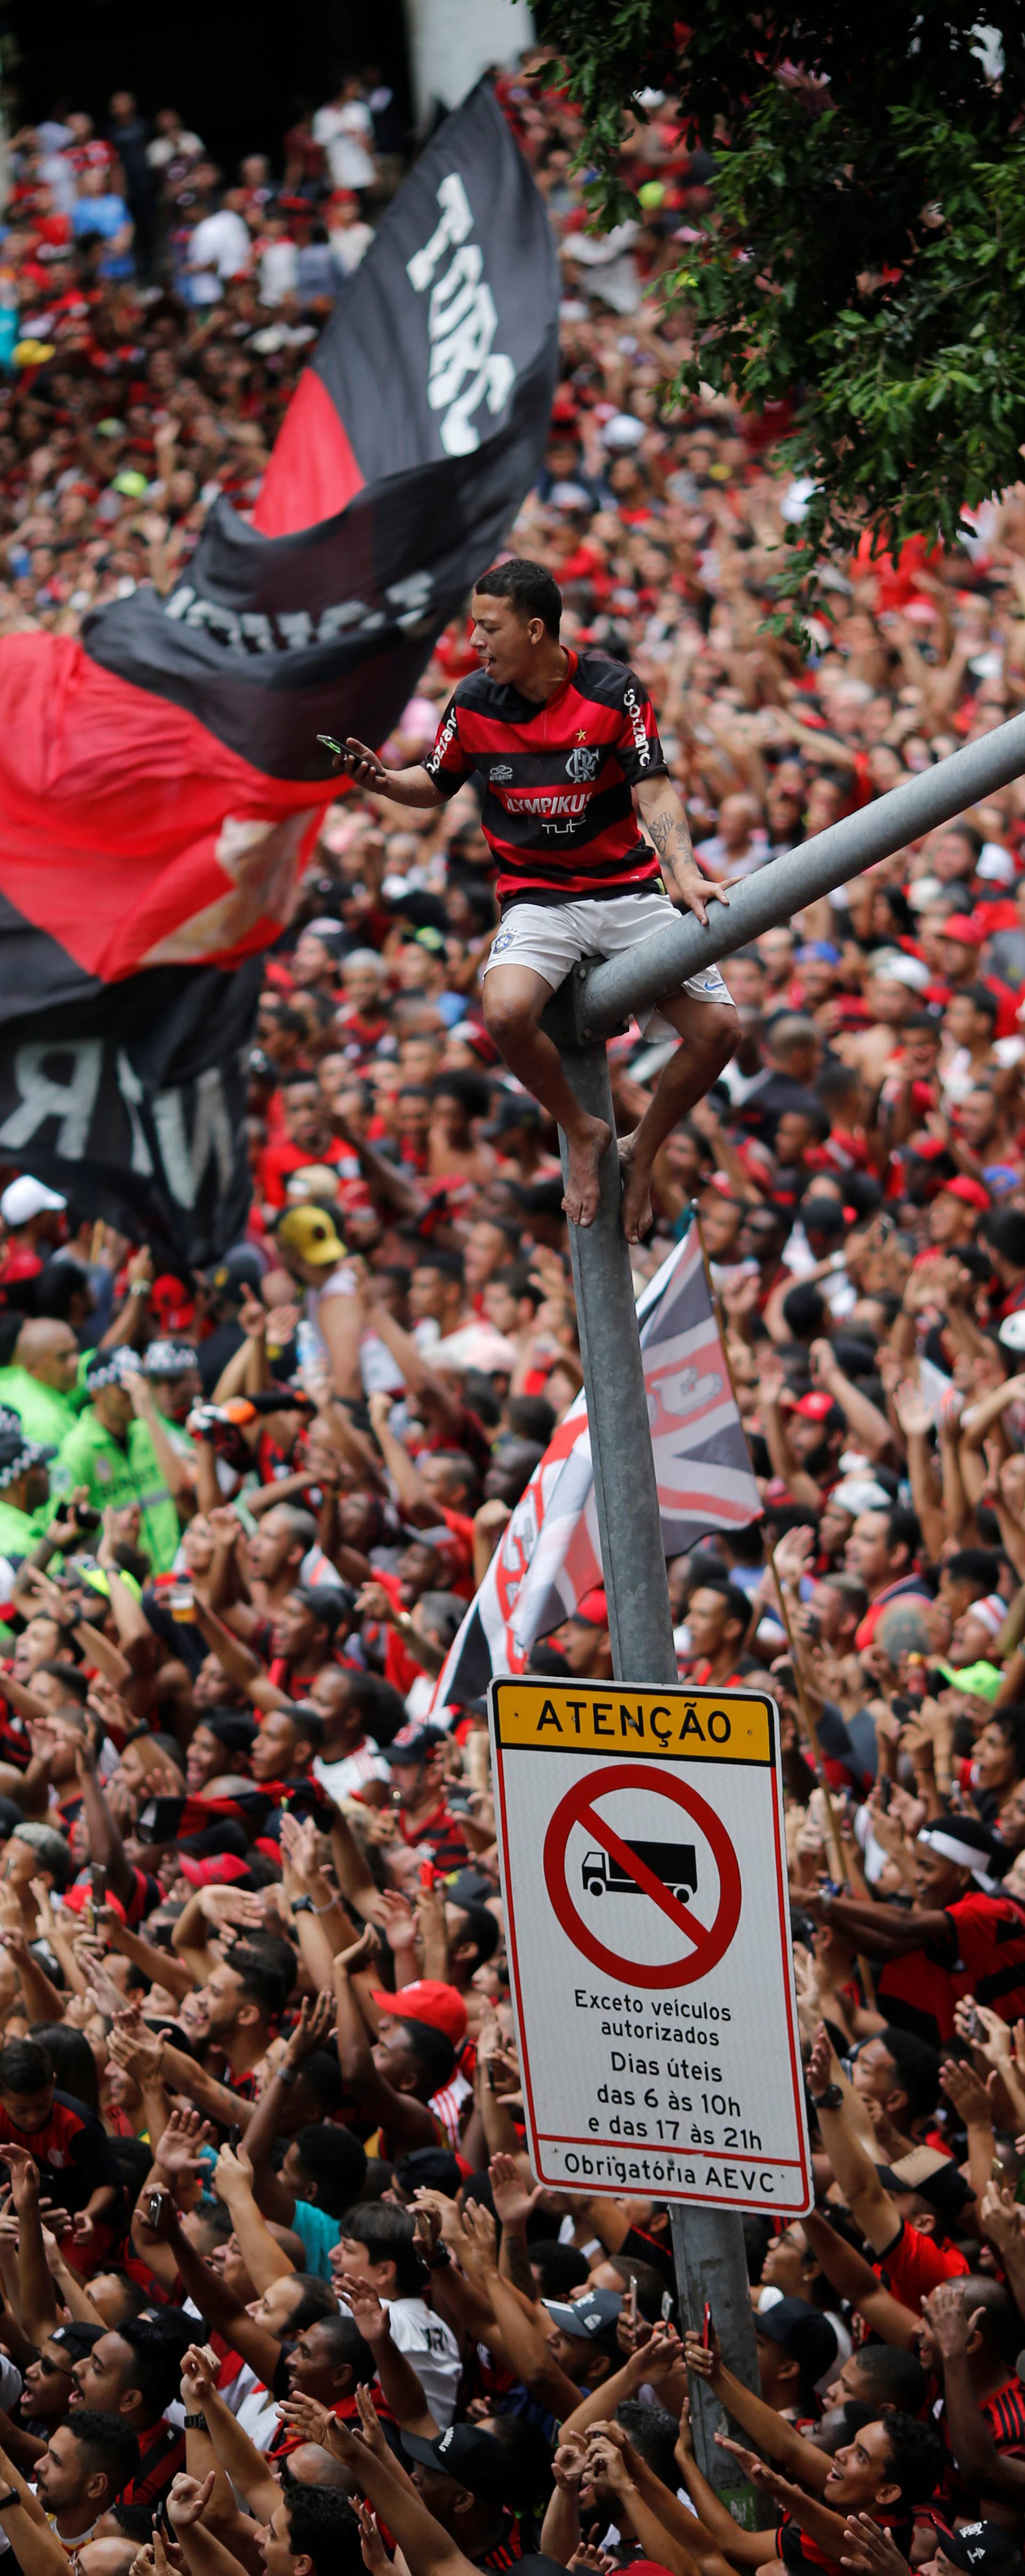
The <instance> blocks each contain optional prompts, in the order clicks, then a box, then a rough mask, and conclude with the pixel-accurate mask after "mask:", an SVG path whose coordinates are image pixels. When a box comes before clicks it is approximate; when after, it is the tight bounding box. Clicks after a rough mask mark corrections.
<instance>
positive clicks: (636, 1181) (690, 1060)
mask: <svg viewBox="0 0 1025 2576" xmlns="http://www.w3.org/2000/svg"><path fill="white" fill-rule="evenodd" d="M658 1007H659V1010H660V1012H661V1014H662V1017H663V1019H666V1020H670V1021H671V1022H672V1025H673V1027H674V1029H678V1030H679V1033H680V1040H681V1043H680V1045H679V1046H678V1047H677V1049H676V1053H675V1055H672V1056H670V1058H669V1062H668V1064H666V1065H663V1068H662V1071H661V1073H660V1075H659V1078H658V1083H657V1086H656V1089H655V1092H654V1095H653V1097H652V1099H651V1100H650V1101H649V1103H648V1107H647V1108H646V1110H645V1112H644V1116H643V1118H642V1119H641V1122H640V1125H639V1126H638V1127H635V1128H634V1131H633V1135H632V1136H621V1137H620V1140H619V1157H620V1162H621V1164H622V1167H623V1232H624V1234H625V1236H626V1239H627V1242H628V1243H639V1242H640V1241H641V1238H642V1236H643V1235H645V1234H646V1233H647V1231H648V1228H649V1226H650V1224H651V1171H652V1165H653V1163H654V1160H655V1156H656V1154H657V1152H658V1149H659V1146H660V1145H664V1143H665V1140H666V1137H667V1136H670V1135H671V1134H672V1131H673V1128H674V1127H676V1126H677V1125H678V1124H679V1121H680V1119H681V1118H685V1117H686V1115H687V1111H688V1109H693V1107H694V1104H695V1101H698V1100H702V1099H703V1098H704V1095H705V1093H706V1091H709V1090H710V1089H711V1086H712V1084H713V1082H714V1081H715V1080H716V1078H717V1076H718V1075H719V1074H720V1073H721V1072H722V1069H723V1066H724V1064H728V1063H729V1060H730V1057H731V1055H732V1054H733V1050H734V1047H735V1046H736V1045H737V1042H738V1039H739V1037H740V1021H739V1019H738V1017H737V1014H736V1011H735V1010H734V1009H733V1007H732V1004H730V1003H727V1002H696V1001H695V1000H694V998H693V995H692V994H690V993H677V994H676V996H675V998H674V999H673V1000H672V1001H671V1002H660V1003H659V1006H658Z"/></svg>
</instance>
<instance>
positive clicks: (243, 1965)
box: [227, 1940, 295, 2021]
mask: <svg viewBox="0 0 1025 2576" xmlns="http://www.w3.org/2000/svg"><path fill="white" fill-rule="evenodd" d="M276 1946H277V1945H276V1944H275V1948H276ZM227 1966H228V1967H229V1968H232V1969H233V1970H234V1972H235V1975H236V1976H237V1977H239V1978H240V1979H241V1983H242V1993H243V1996H244V1998H245V2001H246V2003H247V2004H259V2007H260V2010H261V2012H262V2013H264V2014H265V2016H266V2018H267V2020H268V2021H273V2020H274V2019H275V2017H276V2016H277V2015H278V2014H279V2013H283V2012H284V2010H285V2006H286V2004H287V2002H288V1998H289V1995H290V1994H291V1991H292V1986H293V1984H294V1982H295V1962H294V1959H293V1958H292V1954H291V1952H290V1951H289V1954H288V1962H287V1966H286V1963H285V1961H284V1960H283V1959H278V1958H277V1957H275V1956H273V1955H270V1956H269V1955H268V1954H267V1952H266V1951H265V1950H264V1949H263V1946H262V1942H261V1946H260V1947H259V1948H258V1947H257V1943H256V1941H255V1940H253V1941H233V1942H232V1945H231V1948H230V1950H229V1951H228V1954H227Z"/></svg>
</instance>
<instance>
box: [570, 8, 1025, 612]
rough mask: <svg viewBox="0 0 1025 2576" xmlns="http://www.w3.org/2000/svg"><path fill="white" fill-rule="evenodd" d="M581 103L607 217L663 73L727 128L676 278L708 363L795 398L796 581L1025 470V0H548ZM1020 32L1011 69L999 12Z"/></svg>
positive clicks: (950, 526) (948, 521) (720, 134)
mask: <svg viewBox="0 0 1025 2576" xmlns="http://www.w3.org/2000/svg"><path fill="white" fill-rule="evenodd" d="M535 17H536V21H537V23H538V27H539V32H540V34H541V35H542V37H543V38H544V39H545V40H546V41H547V42H548V43H551V44H553V45H555V46H557V48H558V50H559V53H560V55H561V56H562V57H563V60H564V62H565V65H566V66H567V70H568V77H569V83H570V89H571V94H572V96H573V98H574V99H575V100H576V101H577V102H578V104H579V106H580V108H581V110H582V113H583V127H584V147H583V155H582V158H583V160H584V162H585V163H586V164H587V165H588V166H589V167H590V169H591V170H592V172H593V174H594V177H593V184H592V189H591V194H592V198H593V203H594V206H595V210H596V213H597V214H598V215H599V217H600V219H601V221H602V222H606V223H607V222H611V221H615V220H617V219H618V218H620V217H622V216H623V215H624V214H625V213H628V212H636V211H637V205H636V201H635V199H633V198H632V197H631V195H630V193H629V191H628V190H626V189H624V187H623V184H622V177H621V169H620V160H621V154H622V150H623V142H624V131H625V125H624V120H625V119H626V117H627V116H628V115H640V116H643V110H638V108H637V105H636V100H637V93H638V92H639V91H642V90H644V89H645V88H656V89H661V90H664V91H667V92H669V93H670V94H671V95H672V96H673V97H675V98H679V99H681V100H682V102H683V108H684V113H685V116H686V118H687V121H688V128H689V133H690V135H691V137H692V139H693V141H695V142H700V143H702V144H704V145H705V146H706V147H711V148H712V149H713V150H714V153H715V164H716V167H715V177H714V182H713V207H712V214H711V218H710V220H709V222H708V224H707V227H706V228H705V229H704V231H703V233H702V237H701V240H700V241H699V242H698V243H694V244H688V246H687V250H686V256H685V257H684V258H683V259H682V260H681V262H680V264H679V266H678V267H677V268H676V269H675V270H672V271H670V272H669V273H668V275H667V276H666V278H665V279H664V280H662V281H661V282H660V287H659V292H660V293H662V294H663V295H664V296H666V297H667V298H668V299H669V300H670V301H672V302H675V303H677V304H680V305H682V306H683V308H684V309H685V311H686V313H687V316H688V319H689V322H690V325H691V329H692V333H693V357H692V358H691V359H690V361H689V362H688V364H687V365H685V366H684V367H683V369H682V370H681V373H680V377H679V378H678V380H677V390H678V392H686V391H696V389H697V387H698V385H699V384H700V383H702V382H703V383H705V384H707V385H711V386H712V387H714V388H715V390H716V391H719V392H724V393H729V394H731V395H732V396H733V397H734V398H735V399H739V401H741V402H742V403H743V404H749V405H751V406H752V407H753V408H754V409H756V410H758V409H760V408H761V407H762V406H763V405H764V403H765V402H767V401H768V400H769V399H770V398H778V397H781V396H783V395H786V394H789V395H791V397H792V398H793V400H794V402H795V404H796V417H795V423H794V428H793V434H792V436H791V437H790V439H789V441H788V446H787V454H788V457H789V461H790V463H791V464H792V466H793V468H794V470H795V471H796V472H799V473H801V474H805V475H808V476H810V477H811V478H812V479H813V480H814V482H815V485H816V487H817V488H816V491H815V493H814V495H813V499H812V502H811V505H810V508H809V512H808V515H807V517H806V518H805V519H804V521H803V522H802V524H801V527H800V528H799V529H797V530H794V531H792V532H791V538H792V542H795V543H796V545H797V548H798V552H797V554H796V556H795V558H794V560H793V561H792V564H791V566H790V573H789V577H784V579H783V581H782V582H781V589H782V590H784V591H786V590H788V589H789V590H795V589H797V588H798V587H799V586H800V585H801V583H802V581H804V580H805V579H806V577H807V575H808V573H809V572H810V571H811V570H812V569H813V567H814V565H815V563H816V562H817V561H818V560H819V559H820V557H821V556H822V555H823V554H825V553H826V552H827V551H830V550H835V549H836V548H838V547H839V548H843V547H846V546H848V545H849V544H850V543H851V542H852V540H856V539H857V537H858V536H859V535H860V534H861V533H862V531H863V530H864V528H865V527H866V526H868V527H870V528H871V530H872V531H873V534H874V536H875V537H876V539H877V540H878V541H879V542H887V543H894V542H899V541H900V539H902V538H903V537H906V536H909V535H911V534H912V533H914V532H917V531H921V532H923V533H924V534H926V535H927V536H929V537H930V538H939V539H941V540H943V541H944V542H947V543H949V542H950V541H951V540H953V539H954V538H955V536H956V532H957V527H958V521H959V516H960V512H961V509H962V506H967V507H969V508H970V507H972V506H974V505H976V504H978V503H979V502H980V501H982V500H984V499H986V497H987V496H988V495H989V494H991V493H993V492H996V491H999V490H1000V489H1002V488H1003V487H1004V486H1006V485H1007V484H1009V483H1013V482H1016V481H1017V480H1018V479H1019V478H1020V476H1021V473H1022V463H1021V455H1020V442H1021V441H1022V439H1023V438H1025V118H1023V103H1025V82H1023V74H1025V10H1023V8H1022V6H1021V0H1017V5H1009V0H1000V4H999V5H997V0H994V5H992V6H986V5H985V4H984V0H975V5H973V0H922V5H921V6H919V7H918V8H905V7H901V6H899V5H894V6H891V7H890V8H884V7H882V6H879V5H875V6H873V5H871V0H869V5H863V6H861V7H849V6H843V5H839V0H836V4H835V5H830V0H826V5H824V6H817V7H816V6H813V7H810V8H809V9H807V10H805V11H802V12H801V13H799V14H798V13H796V12H795V13H793V14H792V15H790V14H782V13H781V14H779V15H777V14H776V13H775V12H773V11H772V10H771V9H767V10H765V11H764V12H758V11H747V10H741V9H739V8H736V7H731V6H730V5H729V0H700V5H699V6H698V7H697V8H696V9H695V12H694V23H693V24H690V23H689V22H688V21H687V20H685V19H684V18H683V17H682V16H681V13H680V8H679V6H678V5H674V0H540V5H539V6H538V7H537V8H536V10H535ZM980 19H981V20H985V21H986V23H987V25H988V26H990V27H991V28H992V29H994V30H995V32H996V34H997V35H998V36H999V39H1000V42H1001V45H1002V50H1003V58H1004V61H1003V71H1002V74H1001V76H1000V77H999V78H996V79H994V77H993V76H992V70H991V69H989V70H987V67H986V60H985V55H984V49H983V48H982V47H980V40H979V22H980Z"/></svg>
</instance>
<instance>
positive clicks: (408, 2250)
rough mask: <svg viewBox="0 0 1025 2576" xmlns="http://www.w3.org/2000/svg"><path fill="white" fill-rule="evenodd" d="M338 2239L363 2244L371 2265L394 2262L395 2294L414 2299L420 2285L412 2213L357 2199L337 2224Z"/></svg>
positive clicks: (388, 2203) (420, 2267)
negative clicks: (344, 2238) (343, 2238)
mask: <svg viewBox="0 0 1025 2576" xmlns="http://www.w3.org/2000/svg"><path fill="white" fill-rule="evenodd" d="M339 2232H340V2234H341V2235H342V2236H351V2237H354V2238H355V2241H356V2243H357V2245H365V2246H366V2249H367V2253H368V2254H369V2256H370V2260H371V2262H372V2263H394V2265H395V2295H396V2298H399V2299H408V2298H415V2297H416V2295H417V2293H418V2291H419V2290H421V2289H422V2287H423V2282H424V2271H423V2265H422V2264H421V2261H420V2257H419V2255H418V2253H417V2250H416V2229H415V2227H414V2224H413V2218H412V2213H411V2212H410V2211H409V2210H408V2209H399V2208H398V2207H396V2206H395V2204H394V2203H393V2202H391V2201H387V2200H358V2201H357V2202H356V2204H355V2207H354V2208H352V2209H347V2210H346V2212H345V2216H344V2218H342V2219H340V2221H339Z"/></svg>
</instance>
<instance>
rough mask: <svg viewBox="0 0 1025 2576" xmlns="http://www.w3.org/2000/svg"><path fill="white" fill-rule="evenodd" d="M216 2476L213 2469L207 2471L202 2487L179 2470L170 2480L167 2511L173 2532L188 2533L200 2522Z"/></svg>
mask: <svg viewBox="0 0 1025 2576" xmlns="http://www.w3.org/2000/svg"><path fill="white" fill-rule="evenodd" d="M216 2474H217V2472H216V2470H215V2469H209V2470H208V2472H207V2475H206V2477H205V2478H204V2479H203V2482H202V2485H201V2484H200V2481H199V2479H198V2478H190V2477H187V2476H186V2474H185V2471H184V2469H179V2471H178V2475H177V2477H176V2478H172V2480H171V2487H170V2492H169V2494H168V2498H167V2510H168V2514H169V2515H170V2519H171V2522H172V2524H173V2526H174V2529H175V2531H189V2530H191V2528H192V2525H193V2523H194V2522H201V2521H202V2519H203V2515H204V2513H205V2511H206V2507H207V2505H208V2504H209V2502H210V2498H211V2496H212V2494H213V2491H214V2479H215V2477H216Z"/></svg>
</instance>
